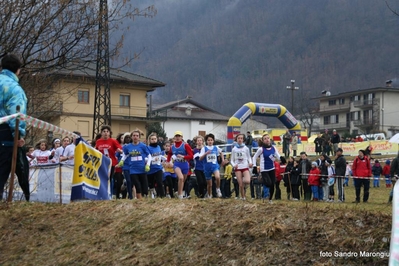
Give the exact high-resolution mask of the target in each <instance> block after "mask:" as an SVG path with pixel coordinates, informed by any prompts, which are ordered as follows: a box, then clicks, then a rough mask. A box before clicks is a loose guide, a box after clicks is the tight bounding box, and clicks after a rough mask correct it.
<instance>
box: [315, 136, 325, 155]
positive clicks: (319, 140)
mask: <svg viewBox="0 0 399 266" xmlns="http://www.w3.org/2000/svg"><path fill="white" fill-rule="evenodd" d="M314 144H315V148H314V150H315V152H316V155H320V154H321V153H322V151H323V139H322V138H321V134H320V133H319V134H317V137H316V138H315V139H314Z"/></svg>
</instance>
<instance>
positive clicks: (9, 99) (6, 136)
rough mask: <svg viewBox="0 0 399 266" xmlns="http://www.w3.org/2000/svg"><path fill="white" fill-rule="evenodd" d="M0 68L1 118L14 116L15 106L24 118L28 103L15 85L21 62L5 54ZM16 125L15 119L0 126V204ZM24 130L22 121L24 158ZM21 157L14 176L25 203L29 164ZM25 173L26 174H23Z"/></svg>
mask: <svg viewBox="0 0 399 266" xmlns="http://www.w3.org/2000/svg"><path fill="white" fill-rule="evenodd" d="M1 67H2V70H1V72H0V90H1V92H2V93H1V94H0V117H3V116H8V115H12V114H15V113H17V110H16V109H17V106H19V107H20V111H19V112H20V113H22V114H26V106H27V101H28V100H27V98H26V95H25V92H24V90H23V89H22V87H21V86H20V85H19V83H18V81H19V79H18V76H19V74H20V71H21V67H22V62H21V61H20V60H19V59H18V58H17V57H16V56H15V55H13V54H6V55H5V56H4V57H3V58H2V59H1ZM15 123H16V119H15V118H13V119H10V120H9V121H8V122H6V123H3V124H0V141H1V142H2V145H0V201H1V200H2V199H3V191H4V185H5V184H6V182H7V180H8V177H9V175H10V172H11V163H12V158H13V143H14V130H15ZM25 127H26V123H25V121H23V120H21V121H20V123H19V136H18V137H19V142H18V146H19V148H18V152H19V153H21V152H23V155H25V152H24V151H23V150H22V148H21V147H22V146H23V145H24V143H25V141H24V139H23V138H22V137H23V136H25ZM21 157H22V158H23V159H24V161H22V162H23V165H22V166H21V167H16V169H15V172H16V175H17V176H18V181H19V183H20V184H22V183H23V184H24V185H23V186H21V187H22V189H23V191H24V195H25V199H26V200H27V201H28V200H29V197H30V193H29V183H28V178H29V169H28V170H27V168H29V162H28V161H27V160H25V159H26V157H25V156H21ZM25 164H26V165H25ZM26 171H28V172H27V173H26ZM23 179H24V180H23ZM25 183H26V184H27V187H26V186H25Z"/></svg>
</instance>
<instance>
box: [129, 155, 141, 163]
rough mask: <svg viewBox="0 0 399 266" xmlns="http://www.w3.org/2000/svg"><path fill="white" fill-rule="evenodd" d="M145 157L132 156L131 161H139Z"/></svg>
mask: <svg viewBox="0 0 399 266" xmlns="http://www.w3.org/2000/svg"><path fill="white" fill-rule="evenodd" d="M142 160H143V157H142V156H132V157H131V161H132V162H137V161H142Z"/></svg>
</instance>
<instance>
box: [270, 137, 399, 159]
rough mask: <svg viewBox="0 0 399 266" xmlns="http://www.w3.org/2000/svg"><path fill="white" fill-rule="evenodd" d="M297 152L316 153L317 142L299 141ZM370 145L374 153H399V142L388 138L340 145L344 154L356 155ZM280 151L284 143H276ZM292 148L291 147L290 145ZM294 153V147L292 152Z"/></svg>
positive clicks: (280, 151)
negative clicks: (393, 141)
mask: <svg viewBox="0 0 399 266" xmlns="http://www.w3.org/2000/svg"><path fill="white" fill-rule="evenodd" d="M297 146H298V148H297V154H299V153H300V152H301V151H304V152H306V154H307V155H313V156H314V155H316V152H315V144H314V143H304V142H303V143H298V145H297ZM368 146H370V147H371V149H372V152H371V153H372V154H381V155H385V154H387V155H388V154H394V155H396V154H398V144H396V143H392V142H389V141H387V140H372V141H363V142H342V143H339V145H338V147H340V148H342V149H343V150H344V152H343V154H344V155H350V156H356V155H358V153H359V150H365V149H366V148H367V147H368ZM276 148H277V150H278V152H279V153H280V155H281V154H283V153H282V150H283V149H282V145H276ZM290 149H291V147H290ZM290 154H291V155H292V149H291V153H290Z"/></svg>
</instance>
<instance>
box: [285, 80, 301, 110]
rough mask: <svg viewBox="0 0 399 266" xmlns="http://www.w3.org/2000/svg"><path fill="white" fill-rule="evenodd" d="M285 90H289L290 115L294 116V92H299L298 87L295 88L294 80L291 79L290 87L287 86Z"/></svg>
mask: <svg viewBox="0 0 399 266" xmlns="http://www.w3.org/2000/svg"><path fill="white" fill-rule="evenodd" d="M287 90H291V114H292V115H294V90H299V87H295V80H293V79H291V86H287Z"/></svg>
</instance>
